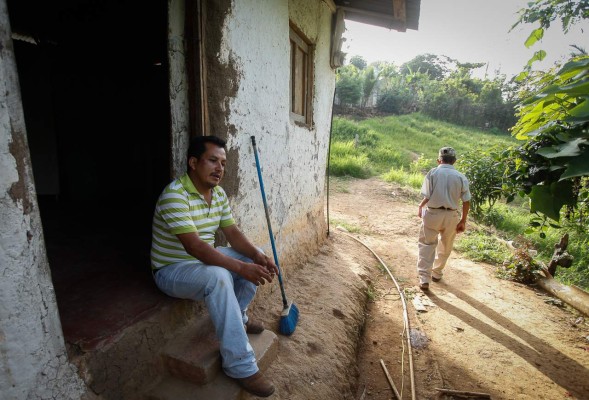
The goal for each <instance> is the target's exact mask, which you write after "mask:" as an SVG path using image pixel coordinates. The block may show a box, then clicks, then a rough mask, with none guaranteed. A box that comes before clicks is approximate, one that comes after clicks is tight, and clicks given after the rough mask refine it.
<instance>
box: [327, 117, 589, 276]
mask: <svg viewBox="0 0 589 400" xmlns="http://www.w3.org/2000/svg"><path fill="white" fill-rule="evenodd" d="M514 143H516V141H515V140H514V139H513V138H511V136H510V135H509V134H507V133H504V134H501V133H497V132H491V131H484V130H479V129H475V128H468V127H461V126H457V125H453V124H450V123H446V122H441V121H437V120H434V119H432V118H429V117H426V116H424V115H421V114H419V113H415V114H409V115H402V116H388V117H377V118H370V119H365V120H360V121H354V120H352V119H348V118H344V117H335V118H334V124H333V132H332V143H331V158H330V175H331V176H338V177H344V178H339V179H341V181H340V183H341V184H340V186H341V188H340V189H339V190H342V191H345V190H347V189H346V187H347V186H346V185H345V177H356V178H368V177H371V176H380V177H381V178H382V179H383V180H385V181H387V182H395V183H397V184H399V185H401V186H404V187H407V188H412V189H413V190H415V191H416V192H417V190H418V189H419V188H420V187H421V184H422V180H423V175H424V174H425V173H426V172H427V170H429V169H430V168H433V167H435V166H436V161H435V160H436V158H437V153H438V150H439V148H440V147H443V146H452V147H454V148H455V149H456V151H457V153H458V157H459V158H460V155H461V154H464V153H466V152H468V151H473V150H474V151H476V150H477V149H480V148H483V149H486V148H489V147H492V146H498V147H500V148H503V147H508V146H510V145H513V144H514ZM530 216H531V214H530V212H529V208H528V202H527V200H522V199H516V201H515V202H513V203H511V204H509V205H506V204H503V203H501V202H498V203H497V204H495V206H494V208H493V210H492V211H491V212H488V210H487V211H485V212H483V213H482V215H481V217H480V218H479V222H480V223H482V224H486V225H489V226H494V227H495V228H496V235H497V236H500V237H501V238H502V239H505V240H516V241H517V240H520V241H527V242H529V243H531V245H532V246H533V247H534V248H535V249H536V250H538V256H537V259H538V260H540V261H542V262H544V263H547V262H548V261H549V260H550V258H551V256H552V252H553V249H554V244H555V243H558V241H559V240H560V237H561V236H562V235H563V234H564V233H565V232H569V235H570V238H569V248H568V251H569V253H570V254H572V255H573V256H574V257H575V262H574V264H573V267H571V268H570V269H562V268H559V270H558V273H557V278H558V279H559V280H560V281H561V282H563V283H565V284H576V285H578V286H580V287H583V288H589V235H588V234H587V233H582V232H578V231H577V230H576V229H574V227H573V226H572V225H569V224H567V223H566V221H561V226H563V229H561V230H557V229H548V230H547V231H545V232H544V233H545V234H546V238H545V239H542V238H540V236H539V233H538V232H536V233H531V234H526V233H525V231H526V230H527V228H528V226H529V225H528V224H529V219H530ZM332 224H333V225H342V226H343V227H345V228H346V229H348V231H350V232H359V231H360V228H358V227H355V226H350V225H349V224H346V223H345V222H344V221H337V222H336V221H334V222H332ZM485 232H486V230H485V231H475V230H472V231H470V230H469V231H467V233H466V234H465V235H460V236H459V239H458V240H457V243H456V246H457V247H456V248H457V249H458V250H460V251H462V252H463V253H464V254H466V255H467V257H469V258H472V259H473V260H477V261H485V262H489V263H494V264H501V263H502V262H503V261H504V259H506V258H508V256H509V252H508V251H507V249H506V248H505V246H504V245H503V242H502V241H501V240H498V239H497V238H494V237H493V236H492V235H489V233H485Z"/></svg>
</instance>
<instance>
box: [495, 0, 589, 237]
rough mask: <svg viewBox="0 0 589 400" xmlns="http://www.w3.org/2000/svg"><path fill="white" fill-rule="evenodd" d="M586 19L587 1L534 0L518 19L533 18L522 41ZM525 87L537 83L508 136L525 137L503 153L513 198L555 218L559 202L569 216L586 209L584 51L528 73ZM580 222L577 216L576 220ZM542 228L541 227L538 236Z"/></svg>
mask: <svg viewBox="0 0 589 400" xmlns="http://www.w3.org/2000/svg"><path fill="white" fill-rule="evenodd" d="M587 18H589V0H536V1H534V2H531V3H528V7H527V8H525V9H522V10H521V11H520V18H519V19H518V21H517V22H516V23H515V24H514V27H515V26H517V25H518V24H521V23H524V22H525V23H538V24H539V25H540V27H539V28H537V29H535V30H534V31H533V32H532V34H531V35H530V37H529V38H528V40H527V41H526V46H528V47H530V46H532V45H533V44H534V43H535V42H536V41H538V40H539V39H541V38H542V36H543V35H544V30H545V29H547V28H549V27H550V24H551V23H552V22H553V21H555V20H557V19H560V21H561V23H562V27H563V30H564V31H565V32H568V30H569V29H570V27H571V26H572V25H574V24H576V23H577V22H579V21H581V20H583V19H587ZM531 62H533V60H530V62H528V65H527V67H526V69H527V71H524V72H523V73H522V74H520V76H519V78H520V79H522V78H528V86H532V87H534V86H535V87H536V88H538V89H537V90H536V92H535V93H534V94H532V95H530V96H528V97H527V98H526V99H524V100H523V101H522V102H521V103H520V105H519V107H518V112H517V116H518V121H517V123H516V124H515V126H514V127H513V135H514V136H515V137H516V138H518V139H520V140H523V141H525V143H524V144H523V145H521V146H519V147H518V148H516V149H512V150H511V151H510V152H509V154H508V156H507V157H506V158H505V160H506V162H507V165H509V166H510V173H509V178H510V181H509V182H508V184H507V185H506V189H507V191H511V195H509V196H510V197H513V195H514V193H515V192H516V191H519V193H520V195H527V196H529V198H530V209H531V211H532V212H535V213H537V214H539V215H542V216H543V218H544V220H543V221H542V222H540V221H538V220H536V221H534V220H533V221H532V226H534V224H535V226H539V225H541V226H542V227H543V226H544V225H545V223H546V218H550V219H552V220H554V221H559V219H560V215H561V210H562V209H563V207H566V209H567V217H568V218H569V219H570V218H571V217H572V215H573V213H574V212H575V210H577V211H578V212H579V210H581V211H580V213H581V214H582V213H583V211H585V212H586V211H587V210H586V209H587V207H588V206H587V199H588V198H589V178H588V177H589V132H588V130H589V56H587V55H581V56H579V57H573V58H572V59H570V60H569V61H568V62H567V63H565V65H564V66H562V68H560V70H558V71H557V72H553V71H551V72H548V73H540V74H536V75H535V76H534V77H531V76H529V75H528V71H529V69H530V68H529V67H530V65H531ZM579 221H580V222H582V219H579ZM543 234H544V233H543V232H542V233H541V235H543Z"/></svg>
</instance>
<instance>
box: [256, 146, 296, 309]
mask: <svg viewBox="0 0 589 400" xmlns="http://www.w3.org/2000/svg"><path fill="white" fill-rule="evenodd" d="M251 139H252V146H253V147H254V156H255V157H256V169H257V170H258V180H259V181H260V191H261V192H262V202H263V203H264V211H265V213H266V222H267V223H268V234H269V235H270V243H271V244H272V253H273V254H274V263H275V264H276V266H277V267H278V283H279V284H280V293H282V303H283V305H284V307H285V308H286V307H288V300H287V299H286V293H285V292H284V283H283V282H282V271H281V269H280V265H279V264H278V254H277V253H276V244H275V243H274V234H273V233H272V225H271V224H270V213H269V212H268V203H267V201H266V191H265V190H264V180H263V179H262V169H261V168H260V159H259V157H258V149H257V147H256V137H255V136H252V137H251Z"/></svg>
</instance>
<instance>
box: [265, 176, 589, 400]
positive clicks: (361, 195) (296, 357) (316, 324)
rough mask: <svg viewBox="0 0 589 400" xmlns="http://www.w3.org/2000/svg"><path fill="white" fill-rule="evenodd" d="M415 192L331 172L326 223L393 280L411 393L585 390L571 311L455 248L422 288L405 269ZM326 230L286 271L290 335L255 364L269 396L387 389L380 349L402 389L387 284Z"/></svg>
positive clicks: (268, 310) (512, 395) (376, 398)
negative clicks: (315, 250)
mask: <svg viewBox="0 0 589 400" xmlns="http://www.w3.org/2000/svg"><path fill="white" fill-rule="evenodd" d="M417 201H418V200H417V199H416V198H415V197H414V195H411V194H410V193H407V192H404V191H403V190H401V189H399V188H396V187H395V186H393V185H391V184H387V183H384V182H382V181H379V180H377V179H369V180H350V181H341V180H337V181H332V188H331V195H330V218H331V222H332V224H340V225H343V226H346V227H348V229H350V230H352V231H353V232H352V234H353V235H354V236H355V237H358V238H359V239H361V240H362V241H363V242H364V243H365V244H367V245H368V246H369V247H370V248H372V250H374V251H375V252H377V253H378V254H379V256H380V257H381V258H382V259H383V260H384V261H385V263H386V265H387V266H388V267H389V268H390V269H391V271H392V273H393V275H394V276H395V277H396V279H397V280H398V281H399V284H400V285H401V286H402V287H403V288H404V290H405V294H406V296H407V299H408V302H409V304H408V306H409V319H410V323H411V337H412V340H413V343H414V348H413V349H412V352H413V357H414V370H415V379H416V388H417V398H418V399H435V398H450V397H438V392H437V391H436V390H435V388H437V387H444V388H448V389H454V390H465V391H475V392H485V393H489V394H490V395H491V396H492V398H493V399H530V400H531V399H589V369H588V368H589V341H588V340H587V339H586V337H587V336H588V335H589V325H588V324H587V322H586V321H585V320H581V319H579V316H578V315H576V314H575V313H574V312H573V311H571V310H567V309H562V308H558V307H555V306H553V305H549V304H547V303H546V302H545V300H546V299H547V297H546V296H545V295H544V294H543V293H541V292H539V291H536V290H534V289H532V288H529V287H526V286H523V285H519V284H515V283H513V282H508V281H503V280H499V279H497V278H495V277H494V275H493V267H492V266H489V265H484V264H478V263H473V262H470V261H468V260H466V259H463V258H461V257H460V255H459V254H456V253H453V255H452V257H451V259H450V262H449V265H448V267H447V272H446V274H445V275H444V279H443V280H442V281H441V282H440V283H434V284H433V285H432V286H430V292H429V293H428V295H427V296H425V295H423V293H422V292H421V291H420V290H419V289H418V288H417V285H416V284H417V274H416V271H415V264H416V259H417V245H416V237H417V232H418V229H419V219H418V218H417V217H416V216H415V214H416V204H417ZM331 232H332V234H331V235H330V238H329V239H328V241H327V243H326V245H325V246H324V247H323V249H322V251H321V253H320V254H319V255H318V256H317V257H315V258H314V259H313V260H312V261H310V262H308V263H305V264H303V265H302V266H301V267H300V268H299V269H298V270H297V271H294V272H292V273H291V276H289V277H288V291H289V293H291V295H292V297H293V299H294V300H295V302H296V303H297V305H298V306H299V309H300V310H301V320H300V323H299V325H298V327H297V331H296V332H295V334H294V335H292V336H291V337H289V338H287V337H283V336H280V351H279V356H278V359H277V360H276V361H275V362H274V363H273V364H272V366H271V369H270V370H269V371H268V372H267V374H268V375H269V376H270V377H271V378H272V379H273V380H274V382H275V383H276V386H277V393H276V394H275V395H274V396H273V398H275V399H301V400H303V399H326V400H327V399H358V398H360V397H361V396H362V395H364V399H365V400H384V399H392V398H394V397H393V393H392V391H391V390H390V388H389V384H388V383H387V380H386V378H385V375H384V373H383V370H382V367H381V364H380V360H381V359H382V360H383V361H384V363H385V365H386V366H387V369H388V371H389V372H390V375H391V376H392V379H393V380H394V382H395V385H396V386H397V388H398V389H399V390H400V391H401V390H403V399H410V398H411V393H410V389H409V388H410V381H409V372H408V365H407V353H408V349H407V348H406V346H404V344H406V341H405V340H404V339H403V336H402V334H403V319H402V307H401V302H400V301H399V296H398V293H397V291H396V289H395V287H394V285H393V283H392V281H391V280H390V279H389V278H388V276H387V274H386V273H384V272H383V269H382V268H381V267H380V266H379V263H378V262H377V261H376V259H375V258H374V257H373V256H372V254H371V253H370V252H369V251H368V250H367V249H366V248H365V247H363V246H362V245H361V244H360V243H358V242H356V241H355V240H354V239H352V238H350V237H349V236H347V235H346V234H345V233H343V232H341V231H339V230H337V229H335V228H334V227H332V229H331ZM414 297H420V298H422V299H423V302H425V303H428V302H429V303H430V304H431V305H426V306H425V307H426V309H427V311H426V312H420V313H418V312H417V311H416V310H415V308H414V307H413V306H412V304H411V299H412V298H414ZM275 308H276V307H275V305H270V304H268V305H266V304H263V305H257V306H256V307H255V310H254V314H255V315H256V316H258V317H259V318H261V319H264V320H265V321H266V323H267V325H270V326H271V325H272V324H273V323H274V322H275V321H276V315H273V312H274V309H275ZM362 329H363V331H362ZM356 355H357V358H356ZM401 360H404V362H403V363H402V362H401ZM402 377H404V379H402ZM402 388H403V389H402ZM457 398H458V397H457Z"/></svg>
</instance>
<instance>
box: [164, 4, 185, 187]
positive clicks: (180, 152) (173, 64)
mask: <svg viewBox="0 0 589 400" xmlns="http://www.w3.org/2000/svg"><path fill="white" fill-rule="evenodd" d="M184 8H185V4H184V0H168V62H169V63H170V70H169V72H170V84H169V88H170V124H171V127H170V129H171V135H172V136H171V139H172V140H171V147H172V148H171V158H172V159H171V164H172V166H171V168H172V174H173V177H174V178H175V177H178V176H180V175H182V174H184V173H185V172H186V151H187V150H188V141H189V134H188V125H189V122H188V113H189V111H188V109H189V107H188V89H187V88H188V82H187V81H188V77H187V74H186V59H185V45H184V21H185V17H184Z"/></svg>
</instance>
